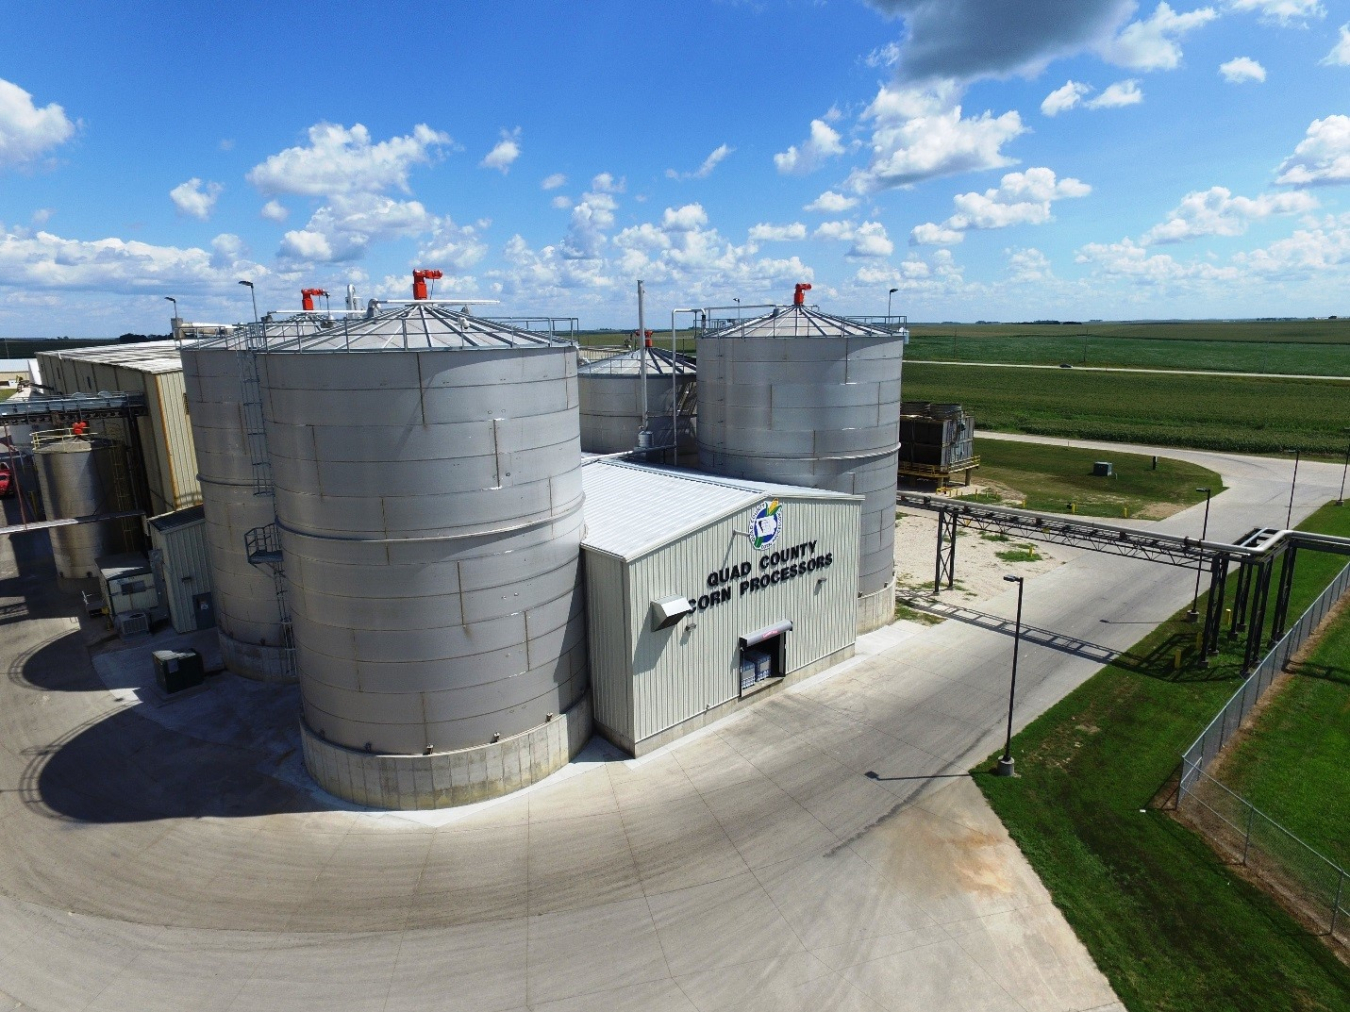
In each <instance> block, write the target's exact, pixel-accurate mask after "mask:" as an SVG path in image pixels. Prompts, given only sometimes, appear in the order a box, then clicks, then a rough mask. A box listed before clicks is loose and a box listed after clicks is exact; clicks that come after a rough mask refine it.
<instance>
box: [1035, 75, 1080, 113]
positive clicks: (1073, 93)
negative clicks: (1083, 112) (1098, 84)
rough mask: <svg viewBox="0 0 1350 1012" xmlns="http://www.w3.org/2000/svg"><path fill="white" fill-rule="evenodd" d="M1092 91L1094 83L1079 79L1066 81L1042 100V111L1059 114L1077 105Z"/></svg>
mask: <svg viewBox="0 0 1350 1012" xmlns="http://www.w3.org/2000/svg"><path fill="white" fill-rule="evenodd" d="M1091 91H1092V85H1090V84H1082V83H1080V82H1078V81H1066V82H1065V83H1064V86H1063V87H1062V88H1056V89H1055V90H1054V91H1052V92H1051V93H1050V94H1048V95H1046V96H1045V100H1044V101H1043V102H1041V113H1042V114H1044V115H1046V116H1058V115H1059V114H1060V113H1062V112H1067V111H1068V110H1070V109H1072V108H1074V107H1075V106H1077V105H1078V104H1079V103H1080V102H1082V101H1083V99H1084V98H1086V97H1087V96H1088V94H1089V93H1091Z"/></svg>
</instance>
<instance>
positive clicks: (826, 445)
mask: <svg viewBox="0 0 1350 1012" xmlns="http://www.w3.org/2000/svg"><path fill="white" fill-rule="evenodd" d="M697 344H698V355H697V360H698V390H699V409H698V410H699V423H698V448H699V463H700V466H701V467H702V468H704V469H705V470H707V471H711V472H713V473H714V474H724V475H728V476H731V477H736V478H750V479H754V480H758V481H775V482H782V483H784V484H791V485H804V486H808V487H811V488H827V489H832V490H834V491H838V492H849V493H853V494H855V495H862V496H864V497H865V502H864V504H863V510H862V540H861V543H860V552H861V557H860V562H859V569H858V596H859V629H860V631H866V630H867V629H872V628H876V627H877V626H879V625H882V624H884V623H886V622H889V621H891V620H892V618H893V617H894V616H893V613H894V600H893V590H894V579H895V485H896V453H897V449H898V443H897V438H898V434H899V424H900V380H901V369H902V362H903V355H904V337H903V334H901V333H896V332H894V331H892V330H888V329H885V328H882V327H876V326H872V325H869V324H865V323H860V322H857V321H853V320H849V319H846V318H844V317H839V316H832V315H829V314H827V313H822V312H820V311H819V310H817V309H814V308H811V307H808V306H806V305H802V304H796V305H793V306H790V307H781V308H776V309H774V310H773V311H772V312H770V313H767V314H765V315H763V316H759V317H756V318H754V319H751V320H746V321H743V322H738V321H728V322H727V323H726V325H724V326H722V327H721V328H720V329H717V330H713V331H711V332H707V333H702V334H700V335H699V336H698V341H697Z"/></svg>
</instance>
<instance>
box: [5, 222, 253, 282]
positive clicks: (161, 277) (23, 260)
mask: <svg viewBox="0 0 1350 1012" xmlns="http://www.w3.org/2000/svg"><path fill="white" fill-rule="evenodd" d="M246 252H247V251H246V250H245V249H244V246H243V243H242V242H241V241H240V240H239V238H238V237H237V236H234V235H230V234H228V233H227V234H224V235H220V236H217V237H216V239H215V241H214V242H213V243H212V248H211V249H210V250H205V249H201V248H200V247H189V248H186V249H182V248H179V247H176V246H155V245H152V244H150V243H144V242H137V241H135V240H126V239H119V238H115V237H113V238H107V239H95V240H82V239H66V238H63V237H61V236H57V235H53V234H52V233H50V232H45V231H38V232H29V231H27V230H24V229H6V228H4V227H0V285H5V286H13V287H23V288H41V289H54V288H59V289H71V290H80V291H96V292H107V293H113V294H119V295H132V294H138V293H145V292H152V293H161V294H162V293H163V292H164V291H166V290H167V291H177V292H178V293H179V294H180V295H182V294H183V293H185V292H197V293H201V292H210V291H214V292H218V293H224V292H228V293H230V294H233V292H234V291H237V289H236V288H235V281H236V280H237V279H238V278H239V277H240V276H245V277H251V278H253V279H255V280H256V279H258V278H260V277H263V276H266V274H267V270H266V269H265V268H263V267H260V266H258V265H257V264H255V263H251V262H250V261H248V260H247V259H245V257H246Z"/></svg>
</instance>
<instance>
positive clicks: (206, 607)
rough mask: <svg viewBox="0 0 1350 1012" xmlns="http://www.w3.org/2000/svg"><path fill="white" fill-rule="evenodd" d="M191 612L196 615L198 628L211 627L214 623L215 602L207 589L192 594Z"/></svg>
mask: <svg viewBox="0 0 1350 1012" xmlns="http://www.w3.org/2000/svg"><path fill="white" fill-rule="evenodd" d="M192 612H193V614H194V615H196V616H197V628H198V629H211V628H214V627H215V624H216V604H215V602H214V601H213V600H211V594H210V592H209V591H208V592H207V593H205V594H193V595H192Z"/></svg>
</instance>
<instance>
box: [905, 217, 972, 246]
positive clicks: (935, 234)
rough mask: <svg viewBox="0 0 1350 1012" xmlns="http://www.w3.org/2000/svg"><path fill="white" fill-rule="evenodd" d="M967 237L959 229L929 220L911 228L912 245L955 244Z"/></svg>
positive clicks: (910, 238)
mask: <svg viewBox="0 0 1350 1012" xmlns="http://www.w3.org/2000/svg"><path fill="white" fill-rule="evenodd" d="M965 237H966V234H965V233H964V232H962V231H960V230H959V229H955V228H948V227H946V226H945V225H939V224H937V223H936V222H932V221H927V222H924V223H923V224H922V225H915V226H914V227H913V228H912V229H910V230H909V243H910V245H911V246H953V245H955V244H956V243H958V242H960V241H961V240H962V239H964V238H965Z"/></svg>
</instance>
